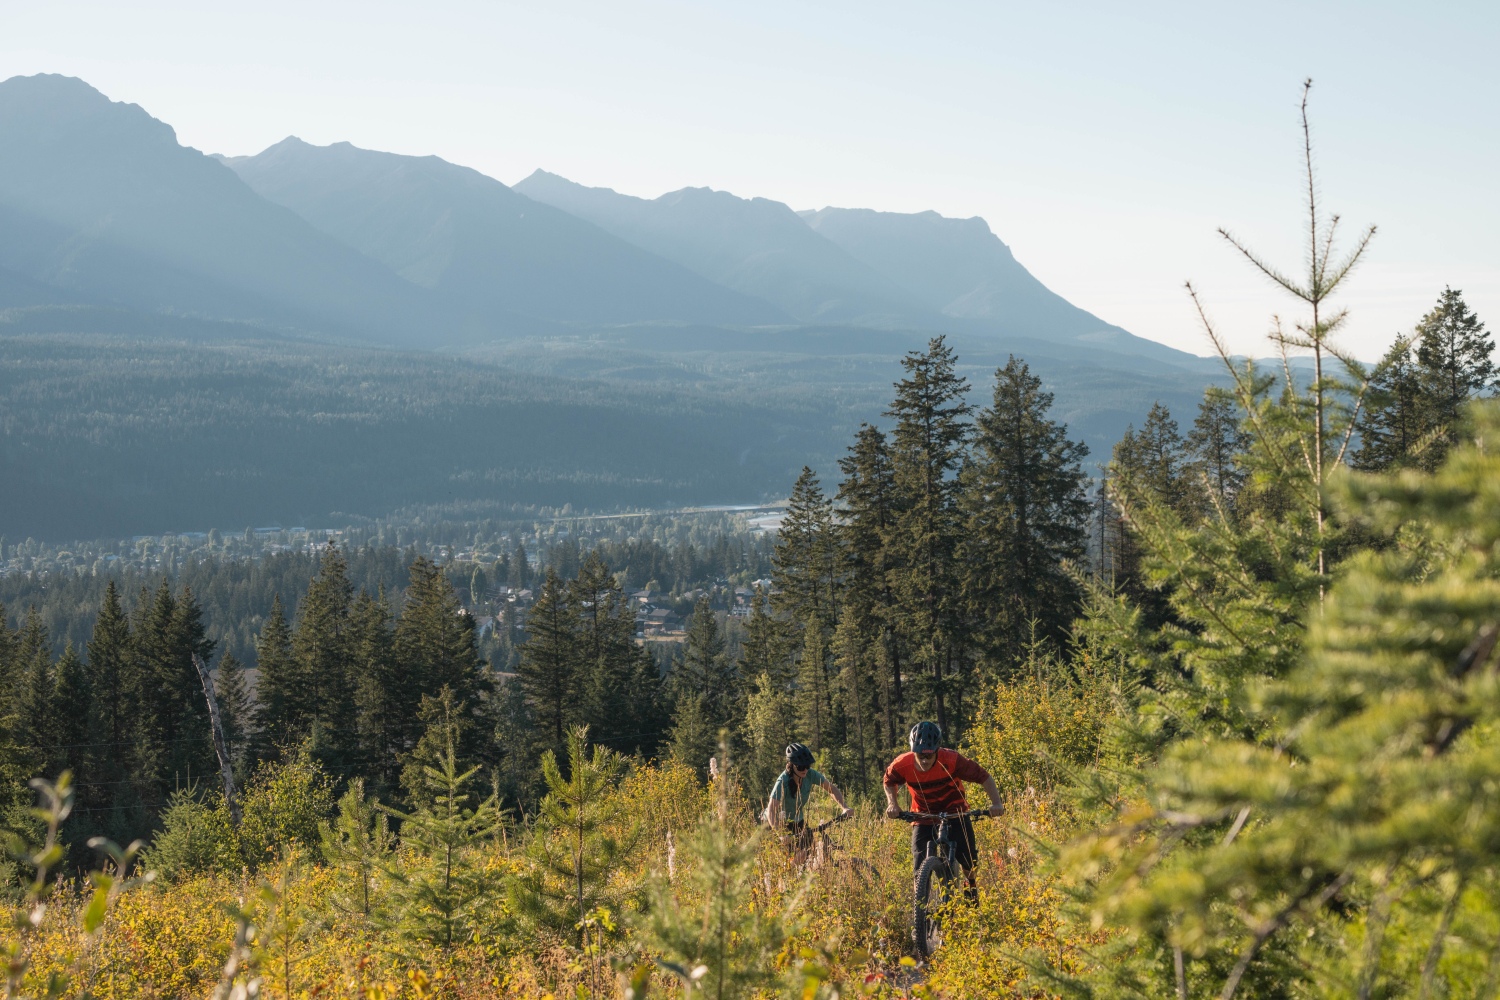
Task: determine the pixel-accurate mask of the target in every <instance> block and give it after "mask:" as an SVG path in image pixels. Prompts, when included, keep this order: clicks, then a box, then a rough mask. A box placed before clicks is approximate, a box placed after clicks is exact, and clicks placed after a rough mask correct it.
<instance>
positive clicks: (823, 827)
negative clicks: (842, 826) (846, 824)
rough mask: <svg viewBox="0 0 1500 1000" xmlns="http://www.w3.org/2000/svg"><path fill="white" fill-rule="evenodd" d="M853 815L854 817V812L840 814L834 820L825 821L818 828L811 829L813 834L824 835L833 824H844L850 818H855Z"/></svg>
mask: <svg viewBox="0 0 1500 1000" xmlns="http://www.w3.org/2000/svg"><path fill="white" fill-rule="evenodd" d="M853 815H854V813H852V812H846V813H839V814H838V815H837V816H835V817H833V819H825V820H824V821H823V822H821V823H819V824H818V825H817V826H815V827H812V828H811V829H812V832H813V833H822V832H823V831H824V830H826V829H828V828H829V827H830V826H832V825H833V824H835V823H842V822H843V821H844V820H846V819H848V818H849V817H850V816H853Z"/></svg>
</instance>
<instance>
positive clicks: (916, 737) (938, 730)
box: [906, 721, 943, 753]
mask: <svg viewBox="0 0 1500 1000" xmlns="http://www.w3.org/2000/svg"><path fill="white" fill-rule="evenodd" d="M906 742H907V743H908V744H910V746H911V752H912V753H936V752H937V749H938V747H940V746H942V745H943V727H941V726H939V725H938V724H937V723H936V722H926V721H924V722H919V723H917V724H916V725H915V726H912V727H911V732H910V733H909V734H908V735H907V737H906Z"/></svg>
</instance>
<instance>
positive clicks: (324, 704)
mask: <svg viewBox="0 0 1500 1000" xmlns="http://www.w3.org/2000/svg"><path fill="white" fill-rule="evenodd" d="M353 599H354V588H353V586H352V585H351V584H350V583H349V573H348V563H347V562H346V561H345V560H344V557H343V554H342V553H341V552H339V549H338V546H336V545H334V544H333V543H332V542H329V543H328V544H327V546H325V547H324V549H323V553H322V557H321V559H320V560H319V564H318V574H317V576H315V577H313V580H312V582H311V584H309V586H308V589H307V594H306V595H305V596H304V597H303V598H302V602H301V604H300V605H299V606H298V608H297V625H296V629H295V630H294V631H293V633H292V655H293V656H294V657H296V660H297V669H296V673H295V676H296V678H297V680H298V682H299V687H300V690H299V691H298V692H297V701H298V703H299V709H300V713H301V715H302V717H303V718H304V719H305V720H306V731H307V732H308V733H311V732H313V731H314V730H316V731H317V740H316V743H317V744H318V747H319V750H320V752H321V756H323V757H324V758H325V759H326V761H327V763H328V765H329V766H330V767H331V768H332V770H333V771H334V772H335V773H339V772H341V771H342V770H343V768H344V766H345V765H344V764H343V762H344V761H345V760H350V759H352V758H353V757H354V756H355V755H356V754H357V753H358V747H357V744H356V740H355V737H356V728H355V719H356V711H355V696H354V684H355V678H354V662H353V661H354V657H353V649H352V648H351V647H352V635H351V627H350V621H349V614H350V605H351V602H352V601H353Z"/></svg>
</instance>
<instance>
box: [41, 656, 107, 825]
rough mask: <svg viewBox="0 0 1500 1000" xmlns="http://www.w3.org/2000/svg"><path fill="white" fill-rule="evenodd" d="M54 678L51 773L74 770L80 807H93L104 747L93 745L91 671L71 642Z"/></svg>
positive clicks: (54, 673) (60, 660) (59, 661)
mask: <svg viewBox="0 0 1500 1000" xmlns="http://www.w3.org/2000/svg"><path fill="white" fill-rule="evenodd" d="M52 679H53V687H52V698H51V703H52V704H51V714H52V719H53V722H52V724H51V726H50V727H49V729H50V730H51V738H52V739H53V740H54V741H55V743H56V746H57V749H56V751H55V753H54V754H53V755H52V759H51V761H50V762H49V766H48V772H49V773H54V772H55V773H61V772H62V771H63V770H65V769H66V770H71V771H72V772H73V781H74V787H75V788H79V789H81V790H82V794H81V795H80V796H79V800H80V801H79V808H80V809H84V808H89V809H92V808H95V807H96V806H97V804H98V801H97V797H96V793H97V792H98V791H99V790H100V785H99V783H98V781H99V776H98V773H97V771H96V768H95V766H94V764H95V761H96V760H98V759H100V756H101V755H100V754H98V753H97V752H96V751H97V750H99V749H101V748H99V747H97V746H95V745H94V734H95V732H96V729H97V727H96V725H95V722H94V704H93V692H92V690H91V689H90V686H89V677H88V671H87V669H86V668H85V667H84V665H83V660H82V659H80V658H79V656H78V651H77V650H75V649H74V648H73V644H72V643H71V642H70V643H68V644H67V645H66V646H65V647H64V648H63V654H62V656H61V657H60V658H59V659H58V661H57V665H56V666H55V667H54V668H53V671H52Z"/></svg>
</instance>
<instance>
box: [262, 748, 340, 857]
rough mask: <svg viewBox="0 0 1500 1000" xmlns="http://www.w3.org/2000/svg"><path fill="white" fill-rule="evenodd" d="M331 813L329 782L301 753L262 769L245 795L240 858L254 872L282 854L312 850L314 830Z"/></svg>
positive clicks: (306, 753)
mask: <svg viewBox="0 0 1500 1000" xmlns="http://www.w3.org/2000/svg"><path fill="white" fill-rule="evenodd" d="M332 812H333V779H331V778H330V777H329V776H328V774H327V773H326V772H324V770H323V768H322V766H321V765H320V764H318V762H317V761H315V760H313V758H312V754H311V753H310V752H309V751H308V748H307V747H305V746H304V747H302V748H301V749H300V750H298V751H297V752H296V753H295V754H294V755H292V756H291V757H288V758H287V759H286V760H282V761H275V762H269V763H266V764H262V765H261V766H260V768H259V769H258V770H257V771H256V772H255V776H254V777H252V778H251V779H250V787H249V788H248V789H247V790H246V792H245V805H244V810H243V819H242V820H241V823H240V832H239V841H240V856H241V857H242V858H243V859H244V862H245V864H247V865H249V866H250V868H252V869H258V868H259V867H260V866H261V865H264V864H267V863H268V862H269V861H270V860H271V859H272V858H274V857H275V856H276V855H277V854H280V853H282V852H283V851H285V850H286V849H287V848H290V847H292V846H294V845H300V846H302V847H306V848H309V849H314V848H316V847H317V846H318V844H319V843H320V841H321V837H320V835H319V830H318V827H319V824H320V823H322V822H323V821H324V820H326V819H327V818H328V817H329V815H330V814H331V813H332Z"/></svg>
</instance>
